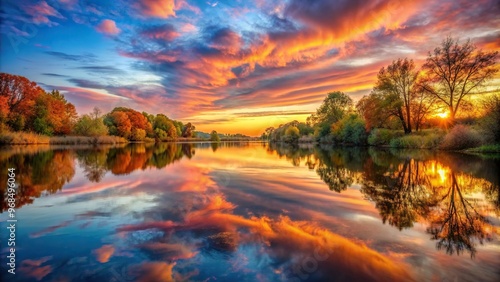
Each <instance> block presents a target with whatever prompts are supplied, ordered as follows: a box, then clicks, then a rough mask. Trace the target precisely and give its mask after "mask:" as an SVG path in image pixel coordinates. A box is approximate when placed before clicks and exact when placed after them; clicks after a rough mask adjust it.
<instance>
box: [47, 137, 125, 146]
mask: <svg viewBox="0 0 500 282" xmlns="http://www.w3.org/2000/svg"><path fill="white" fill-rule="evenodd" d="M121 143H128V140H127V139H125V138H123V137H118V136H97V137H87V136H55V137H50V144H57V145H80V144H121Z"/></svg>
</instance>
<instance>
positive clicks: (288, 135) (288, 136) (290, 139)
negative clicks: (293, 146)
mask: <svg viewBox="0 0 500 282" xmlns="http://www.w3.org/2000/svg"><path fill="white" fill-rule="evenodd" d="M299 137H300V132H299V129H298V128H297V127H296V126H293V125H291V126H289V127H288V128H287V129H286V130H285V136H284V137H283V141H284V142H287V143H296V142H297V141H298V140H299Z"/></svg>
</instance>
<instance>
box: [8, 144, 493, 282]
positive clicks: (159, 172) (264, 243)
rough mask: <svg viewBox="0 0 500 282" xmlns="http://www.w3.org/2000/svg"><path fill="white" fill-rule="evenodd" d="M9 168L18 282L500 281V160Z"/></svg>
mask: <svg viewBox="0 0 500 282" xmlns="http://www.w3.org/2000/svg"><path fill="white" fill-rule="evenodd" d="M0 166H1V167H2V170H6V168H8V167H16V168H17V171H18V175H17V181H18V183H19V184H20V187H19V188H18V194H19V195H18V199H19V202H18V203H17V205H18V214H17V217H18V220H19V227H18V230H17V237H16V238H17V244H18V248H17V255H18V269H17V270H18V273H17V275H16V276H15V277H14V279H13V280H12V279H11V278H12V277H10V276H6V273H7V272H6V269H5V266H4V263H2V266H1V267H2V277H5V278H8V279H9V281H238V280H240V281H424V280H425V281H497V280H498V279H499V278H500V273H499V270H498V262H499V261H500V242H499V237H500V236H499V234H500V228H499V226H500V219H499V218H500V217H499V215H500V208H499V206H500V205H499V202H500V201H499V199H500V198H499V197H500V196H499V183H500V181H499V177H498V175H497V172H498V169H499V166H500V164H499V161H498V160H495V159H481V158H479V157H475V156H464V155H459V154H449V153H436V152H430V151H383V150H374V149H354V148H342V149H331V148H330V149H329V148H321V147H280V146H274V145H267V144H263V143H220V144H171V143H168V144H159V145H143V144H133V145H128V146H122V147H97V148H94V147H78V148H71V147H69V148H68V147H64V146H62V147H52V148H49V147H44V146H40V147H35V146H30V147H24V148H14V149H10V150H9V149H6V148H4V149H2V151H0ZM5 177H6V176H5V175H2V176H0V181H2V182H3V183H5V182H6V181H7V180H6V178H5ZM2 197H4V193H2ZM2 200H3V201H2V202H3V207H2V210H3V211H5V207H6V203H5V199H2ZM0 218H1V220H2V224H3V225H5V224H6V222H5V220H6V213H5V212H3V213H2V214H1V215H0ZM5 238H6V237H5V235H4V234H3V233H2V241H3V242H5V241H4V239H5ZM1 252H2V254H1V255H2V257H4V258H5V256H6V255H7V249H6V246H2V248H1Z"/></svg>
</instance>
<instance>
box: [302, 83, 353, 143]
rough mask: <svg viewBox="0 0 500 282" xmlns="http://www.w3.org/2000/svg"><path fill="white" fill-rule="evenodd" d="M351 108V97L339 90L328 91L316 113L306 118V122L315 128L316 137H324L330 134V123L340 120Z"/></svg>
mask: <svg viewBox="0 0 500 282" xmlns="http://www.w3.org/2000/svg"><path fill="white" fill-rule="evenodd" d="M352 108H353V102H352V99H351V97H349V96H347V95H346V94H344V93H342V92H339V91H336V92H331V93H328V95H327V96H326V98H325V100H323V103H322V104H321V106H320V107H319V108H318V109H317V110H316V113H314V114H312V115H311V116H309V117H308V118H307V123H308V124H309V125H311V126H313V127H314V128H315V135H316V136H317V137H319V138H322V137H326V136H328V135H329V134H330V129H331V126H332V124H334V123H335V122H337V121H339V120H341V119H342V118H343V117H344V115H345V114H346V113H347V112H349V111H351V110H352Z"/></svg>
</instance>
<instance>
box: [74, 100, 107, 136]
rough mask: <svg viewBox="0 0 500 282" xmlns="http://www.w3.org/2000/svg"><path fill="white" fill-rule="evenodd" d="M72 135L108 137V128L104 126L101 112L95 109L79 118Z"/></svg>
mask: <svg viewBox="0 0 500 282" xmlns="http://www.w3.org/2000/svg"><path fill="white" fill-rule="evenodd" d="M73 133H75V134H77V135H82V136H104V135H108V127H107V126H106V125H105V124H104V120H103V117H102V114H101V110H100V109H99V108H97V107H95V108H94V109H93V110H92V112H91V113H90V114H86V115H83V116H81V117H80V118H79V119H78V121H77V122H76V124H75V127H74V129H73Z"/></svg>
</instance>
